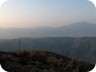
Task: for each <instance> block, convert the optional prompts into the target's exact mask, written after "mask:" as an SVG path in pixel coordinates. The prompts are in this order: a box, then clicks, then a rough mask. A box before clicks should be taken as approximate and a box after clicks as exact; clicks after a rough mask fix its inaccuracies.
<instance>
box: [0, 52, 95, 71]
mask: <svg viewBox="0 0 96 72" xmlns="http://www.w3.org/2000/svg"><path fill="white" fill-rule="evenodd" d="M0 63H1V64H2V67H3V68H4V69H5V70H7V71H10V72H87V71H90V70H92V69H93V68H94V65H91V64H88V63H85V62H81V61H76V60H74V59H70V58H67V57H65V56H62V55H59V54H56V53H52V52H47V51H32V52H28V51H23V52H10V53H8V52H7V53H6V52H0Z"/></svg>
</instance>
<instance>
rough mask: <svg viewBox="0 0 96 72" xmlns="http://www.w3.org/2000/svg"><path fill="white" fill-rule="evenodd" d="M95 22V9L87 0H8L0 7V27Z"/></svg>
mask: <svg viewBox="0 0 96 72" xmlns="http://www.w3.org/2000/svg"><path fill="white" fill-rule="evenodd" d="M79 21H87V22H91V23H96V10H95V7H94V5H93V4H92V3H91V2H88V0H9V1H7V2H6V3H4V4H3V6H2V7H1V8H0V27H37V26H53V27H56V26H62V25H66V24H70V23H73V22H79Z"/></svg>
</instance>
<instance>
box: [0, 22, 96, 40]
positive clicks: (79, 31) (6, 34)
mask: <svg viewBox="0 0 96 72" xmlns="http://www.w3.org/2000/svg"><path fill="white" fill-rule="evenodd" d="M94 36H96V24H91V23H87V22H78V23H73V24H70V25H65V26H62V27H57V28H52V27H38V28H1V29H0V39H10V38H11V39H12V38H20V37H94Z"/></svg>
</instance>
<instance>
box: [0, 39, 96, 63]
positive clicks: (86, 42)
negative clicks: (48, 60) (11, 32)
mask: <svg viewBox="0 0 96 72" xmlns="http://www.w3.org/2000/svg"><path fill="white" fill-rule="evenodd" d="M45 49H48V51H50V52H55V53H58V54H61V55H64V56H67V57H70V58H74V59H77V60H79V59H80V60H83V61H84V62H88V63H91V64H95V63H96V37H46V38H20V39H8V40H6V39H5V40H3V39H2V40H0V51H18V50H19V51H22V50H28V51H32V50H39V51H42V50H45Z"/></svg>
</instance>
